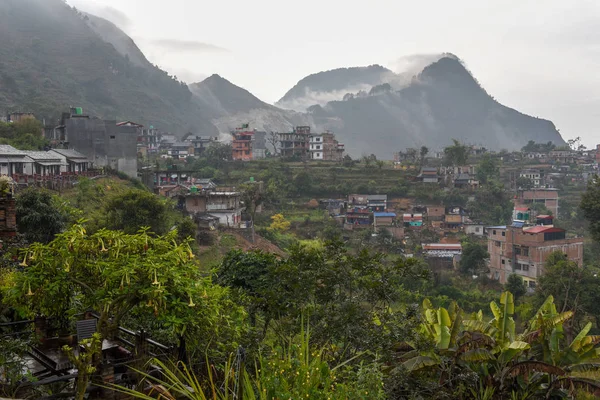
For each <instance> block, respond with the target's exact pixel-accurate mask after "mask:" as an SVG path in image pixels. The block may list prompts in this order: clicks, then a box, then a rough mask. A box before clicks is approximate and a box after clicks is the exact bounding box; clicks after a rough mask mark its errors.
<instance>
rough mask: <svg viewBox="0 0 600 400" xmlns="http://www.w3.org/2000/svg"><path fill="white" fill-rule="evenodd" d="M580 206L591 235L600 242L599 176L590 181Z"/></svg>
mask: <svg viewBox="0 0 600 400" xmlns="http://www.w3.org/2000/svg"><path fill="white" fill-rule="evenodd" d="M579 206H580V207H581V210H582V211H583V216H584V217H585V219H587V220H588V222H589V228H588V230H589V232H590V234H591V235H592V237H593V238H594V240H595V241H596V242H600V178H599V177H598V176H595V177H593V178H592V179H590V180H589V182H588V186H587V190H586V191H585V193H583V195H582V196H581V203H580V205H579Z"/></svg>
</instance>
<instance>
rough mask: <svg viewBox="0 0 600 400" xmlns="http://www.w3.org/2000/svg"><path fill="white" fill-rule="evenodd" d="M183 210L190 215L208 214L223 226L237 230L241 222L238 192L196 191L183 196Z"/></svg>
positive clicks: (241, 207) (239, 195)
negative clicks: (217, 219)
mask: <svg viewBox="0 0 600 400" xmlns="http://www.w3.org/2000/svg"><path fill="white" fill-rule="evenodd" d="M185 209H186V211H187V212H188V213H190V214H209V215H212V216H213V217H217V218H219V224H220V225H223V226H228V227H233V228H239V227H240V223H241V222H242V210H243V209H244V207H243V206H242V204H241V194H240V193H239V192H217V191H214V192H213V191H197V192H190V193H188V194H187V195H185Z"/></svg>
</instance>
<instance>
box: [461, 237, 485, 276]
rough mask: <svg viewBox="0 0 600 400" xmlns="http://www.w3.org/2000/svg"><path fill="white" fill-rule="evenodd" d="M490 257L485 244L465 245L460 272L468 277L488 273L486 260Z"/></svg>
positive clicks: (471, 243)
mask: <svg viewBox="0 0 600 400" xmlns="http://www.w3.org/2000/svg"><path fill="white" fill-rule="evenodd" d="M489 257H490V255H489V254H488V252H487V248H486V246H485V245H484V244H481V243H475V242H470V241H469V242H465V243H463V249H462V256H461V258H460V271H461V272H462V273H464V274H467V275H480V274H482V273H486V272H487V271H486V263H485V262H486V259H488V258H489Z"/></svg>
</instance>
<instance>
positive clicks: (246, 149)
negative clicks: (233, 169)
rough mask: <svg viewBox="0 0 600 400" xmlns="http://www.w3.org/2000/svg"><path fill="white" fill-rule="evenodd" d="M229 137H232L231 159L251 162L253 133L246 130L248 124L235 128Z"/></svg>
mask: <svg viewBox="0 0 600 400" xmlns="http://www.w3.org/2000/svg"><path fill="white" fill-rule="evenodd" d="M231 136H233V140H232V141H231V148H232V150H231V151H232V155H231V157H232V159H233V160H241V161H249V160H252V159H253V154H252V150H253V146H252V145H253V143H254V131H251V130H250V129H249V128H248V124H244V125H242V126H241V127H240V128H235V130H234V131H232V132H231Z"/></svg>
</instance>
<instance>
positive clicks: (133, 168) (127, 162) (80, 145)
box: [61, 109, 143, 178]
mask: <svg viewBox="0 0 600 400" xmlns="http://www.w3.org/2000/svg"><path fill="white" fill-rule="evenodd" d="M61 126H63V130H64V132H63V134H62V136H63V137H64V142H63V144H64V146H65V147H66V148H71V149H74V150H76V151H78V152H80V153H81V154H83V155H85V156H86V157H87V158H88V159H89V161H90V162H91V163H92V165H93V166H94V167H97V168H99V167H109V168H112V169H114V170H116V171H120V172H124V173H125V174H127V175H128V176H130V177H133V178H135V177H137V153H138V137H139V136H142V130H143V126H142V125H140V124H136V123H134V122H131V121H124V122H120V123H118V124H117V121H115V120H102V119H99V118H90V117H89V116H88V115H84V114H83V113H82V112H81V109H71V112H70V113H63V116H62V124H61Z"/></svg>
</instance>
